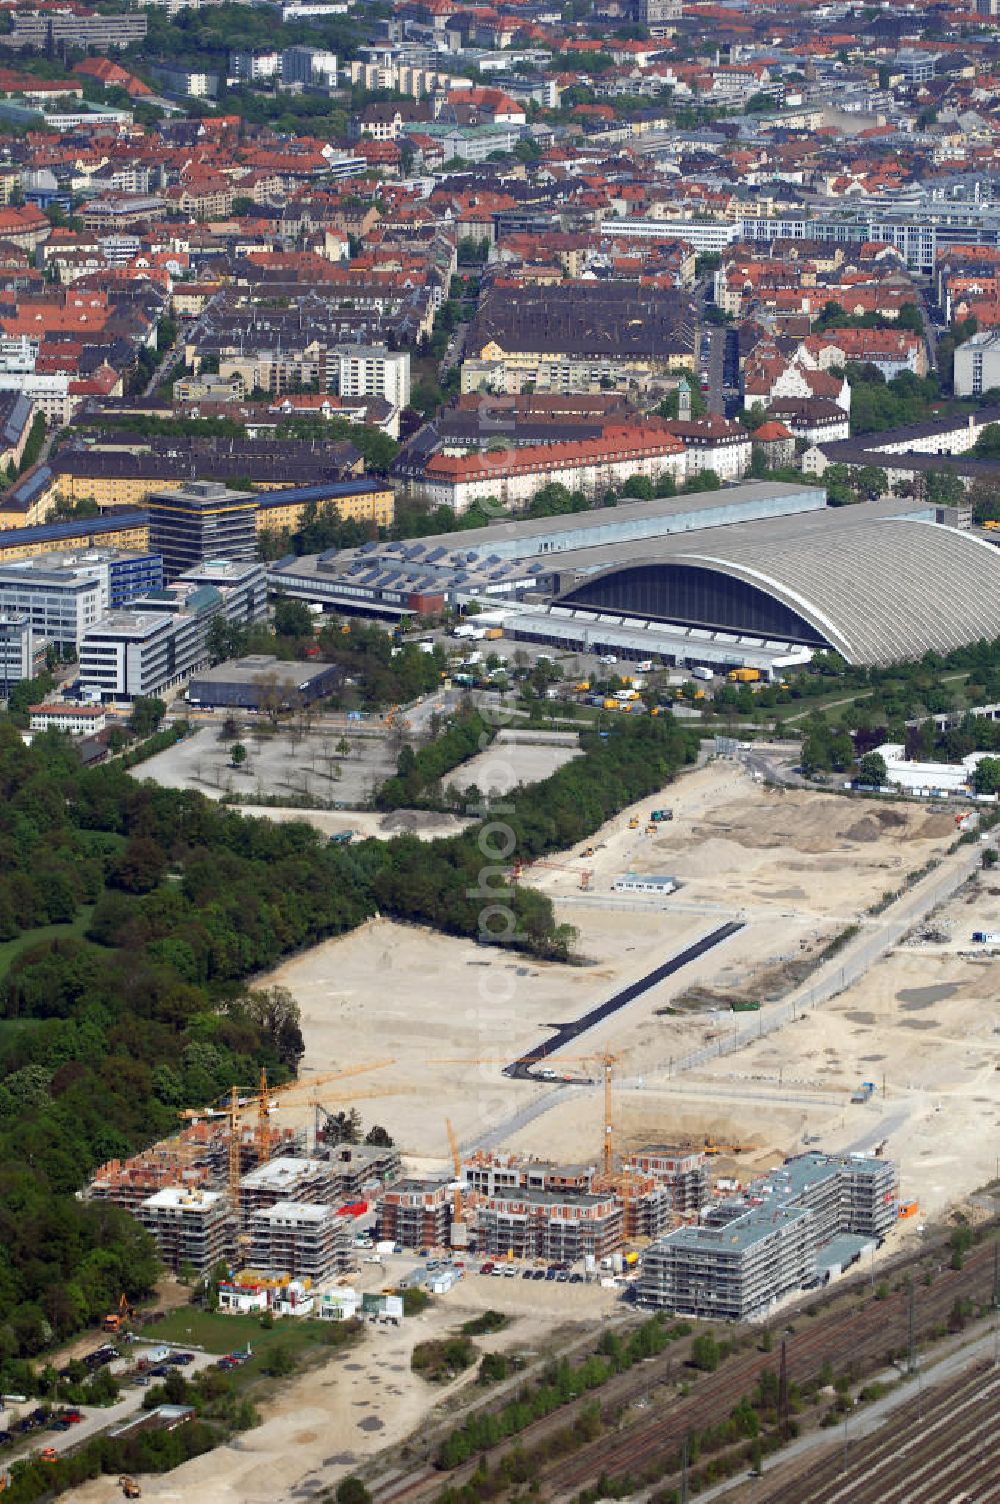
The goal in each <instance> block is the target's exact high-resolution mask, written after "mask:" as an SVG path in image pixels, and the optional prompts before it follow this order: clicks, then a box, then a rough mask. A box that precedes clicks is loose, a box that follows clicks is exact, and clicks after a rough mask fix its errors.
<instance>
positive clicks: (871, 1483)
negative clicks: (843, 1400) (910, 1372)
mask: <svg viewBox="0 0 1000 1504" xmlns="http://www.w3.org/2000/svg"><path fill="white" fill-rule="evenodd" d="M998 1423H1000V1368H997V1367H996V1366H995V1365H994V1364H993V1363H991V1362H988V1361H983V1362H979V1363H976V1364H975V1365H973V1367H971V1368H970V1369H968V1370H967V1371H966V1372H965V1373H963V1374H961V1375H960V1376H959V1377H958V1378H956V1379H953V1380H951V1381H950V1382H949V1383H948V1384H943V1385H939V1386H935V1387H934V1389H932V1390H930V1391H929V1392H927V1393H924V1394H919V1395H915V1396H914V1397H913V1398H912V1399H910V1400H909V1401H908V1402H907V1403H906V1404H905V1405H903V1406H901V1407H900V1408H899V1409H898V1410H896V1411H895V1412H894V1414H893V1417H892V1422H891V1424H885V1425H883V1426H882V1427H881V1428H880V1429H879V1430H878V1431H877V1432H876V1433H875V1435H874V1436H872V1437H869V1438H867V1439H865V1440H864V1441H859V1442H855V1443H854V1444H853V1446H848V1447H846V1448H845V1449H844V1450H843V1451H842V1450H841V1448H840V1446H839V1444H838V1445H836V1446H833V1447H832V1450H831V1451H830V1452H829V1453H828V1454H827V1456H825V1457H824V1458H823V1460H822V1461H821V1462H818V1463H816V1464H814V1465H813V1466H812V1467H810V1468H808V1469H806V1470H805V1471H803V1472H801V1473H799V1474H798V1476H796V1477H793V1478H788V1477H787V1476H786V1477H785V1478H784V1479H783V1480H782V1481H781V1482H780V1483H778V1484H777V1486H774V1487H772V1488H771V1489H768V1488H767V1484H766V1482H764V1483H762V1484H761V1486H760V1487H761V1489H763V1490H765V1491H763V1492H760V1491H759V1492H758V1493H757V1500H758V1504H771V1501H773V1504H779V1501H780V1504H941V1501H944V1500H949V1501H950V1500H960V1499H961V1500H966V1501H968V1504H988V1501H996V1500H997V1499H1000V1451H998V1450H997V1448H996V1445H995V1435H996V1430H997V1425H998Z"/></svg>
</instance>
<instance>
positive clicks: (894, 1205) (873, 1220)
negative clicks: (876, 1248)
mask: <svg viewBox="0 0 1000 1504" xmlns="http://www.w3.org/2000/svg"><path fill="white" fill-rule="evenodd" d="M898 1209H899V1170H898V1167H897V1166H896V1165H895V1164H894V1163H893V1161H892V1160H890V1159H875V1158H869V1157H868V1156H867V1155H866V1156H865V1157H864V1158H861V1157H860V1156H858V1155H853V1154H849V1155H848V1156H847V1158H846V1159H845V1160H842V1161H841V1168H840V1227H841V1230H842V1231H844V1232H852V1233H856V1234H857V1235H858V1236H859V1237H871V1238H877V1239H878V1241H879V1242H880V1243H881V1241H882V1239H883V1238H884V1237H886V1235H887V1234H888V1233H889V1232H890V1231H891V1230H892V1228H893V1227H894V1225H895V1222H896V1217H897V1214H898Z"/></svg>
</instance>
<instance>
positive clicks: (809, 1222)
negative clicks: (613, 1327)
mask: <svg viewBox="0 0 1000 1504" xmlns="http://www.w3.org/2000/svg"><path fill="white" fill-rule="evenodd" d="M740 1206H741V1211H740V1214H739V1215H737V1216H735V1217H734V1218H733V1219H732V1220H731V1221H728V1222H725V1223H723V1224H722V1225H721V1226H700V1227H679V1228H678V1229H677V1230H676V1232H672V1233H670V1234H669V1235H668V1236H667V1237H665V1238H664V1239H663V1240H662V1241H661V1242H659V1243H657V1244H655V1245H654V1246H653V1247H652V1248H650V1249H648V1250H647V1252H646V1254H645V1256H644V1257H643V1261H642V1276H641V1279H640V1282H639V1299H640V1301H641V1302H642V1303H643V1304H644V1305H652V1306H657V1307H659V1308H660V1309H663V1310H669V1311H678V1312H681V1313H683V1314H685V1315H689V1316H702V1317H714V1318H716V1319H718V1320H720V1321H747V1320H749V1319H751V1318H752V1317H753V1316H756V1315H760V1314H761V1313H762V1312H764V1311H766V1310H768V1309H769V1308H770V1307H771V1306H772V1305H773V1303H774V1302H775V1300H778V1299H780V1297H781V1296H782V1295H787V1294H788V1293H789V1292H791V1291H792V1290H798V1289H801V1287H802V1285H804V1284H805V1282H806V1281H807V1280H809V1279H812V1278H814V1277H815V1273H816V1242H815V1238H814V1236H813V1216H812V1213H811V1212H808V1211H805V1210H804V1209H803V1208H801V1207H793V1206H783V1207H776V1208H770V1207H769V1208H767V1210H766V1211H765V1210H764V1208H762V1207H757V1208H754V1209H752V1210H744V1209H742V1203H740Z"/></svg>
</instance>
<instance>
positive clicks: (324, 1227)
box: [250, 1201, 350, 1281]
mask: <svg viewBox="0 0 1000 1504" xmlns="http://www.w3.org/2000/svg"><path fill="white" fill-rule="evenodd" d="M349 1254H350V1229H349V1227H348V1226H347V1219H346V1218H345V1217H338V1216H337V1213H336V1210H335V1209H334V1207H332V1206H330V1205H328V1204H326V1203H320V1202H314V1201H276V1202H275V1203H274V1205H273V1206H268V1207H266V1208H263V1209H262V1210H260V1211H257V1212H254V1214H253V1216H252V1217H251V1218H250V1263H251V1264H252V1266H253V1268H255V1269H261V1270H265V1271H266V1272H267V1273H269V1274H290V1275H291V1276H292V1278H293V1279H311V1280H314V1281H315V1280H322V1279H326V1277H327V1275H329V1274H331V1273H332V1272H333V1271H334V1270H335V1269H345V1268H346V1267H347V1264H348V1261H349Z"/></svg>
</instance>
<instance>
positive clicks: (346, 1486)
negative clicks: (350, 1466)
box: [337, 1475, 372, 1504]
mask: <svg viewBox="0 0 1000 1504" xmlns="http://www.w3.org/2000/svg"><path fill="white" fill-rule="evenodd" d="M371 1497H372V1496H371V1494H370V1493H369V1492H368V1490H367V1488H366V1487H365V1485H364V1484H363V1483H362V1481H361V1479H360V1478H355V1477H354V1476H353V1475H349V1476H348V1477H346V1478H341V1480H340V1482H339V1483H338V1484H337V1504H371Z"/></svg>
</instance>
